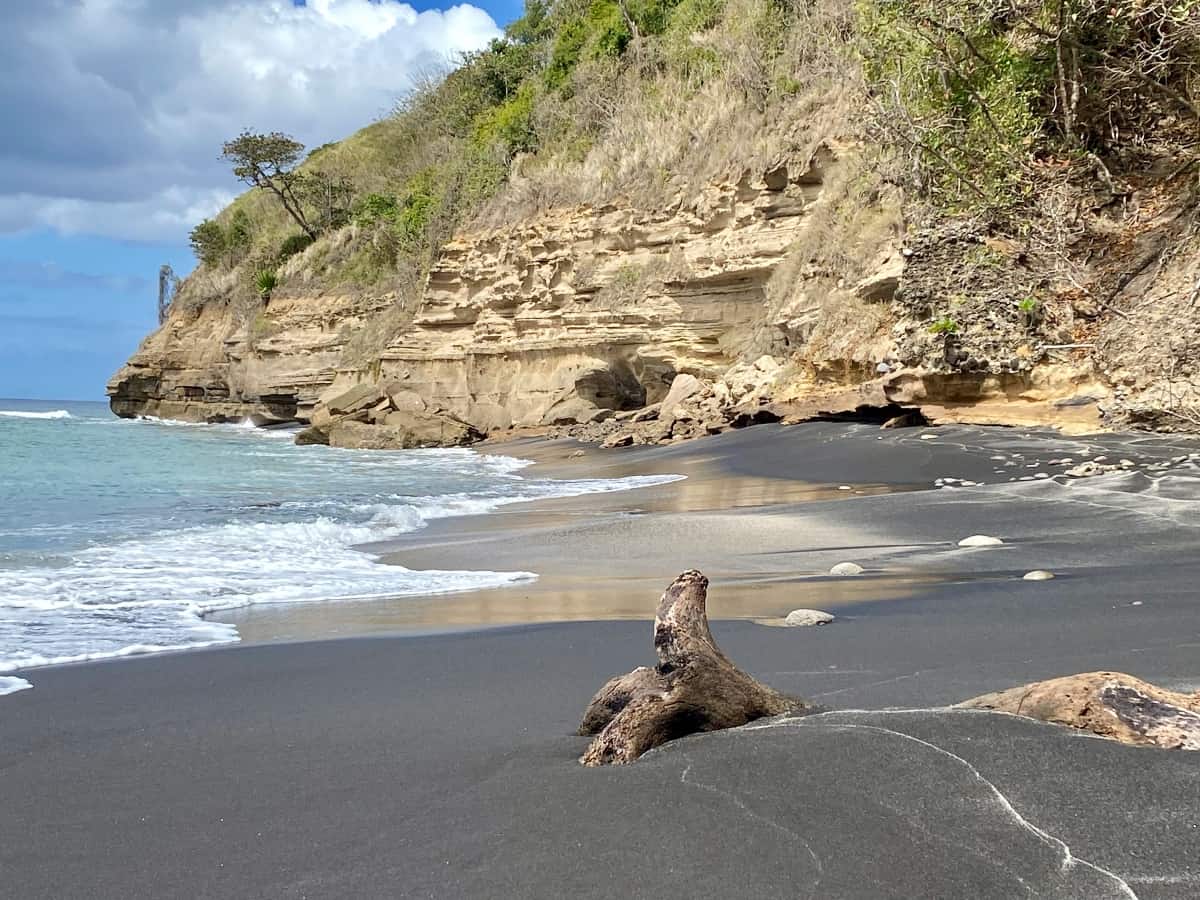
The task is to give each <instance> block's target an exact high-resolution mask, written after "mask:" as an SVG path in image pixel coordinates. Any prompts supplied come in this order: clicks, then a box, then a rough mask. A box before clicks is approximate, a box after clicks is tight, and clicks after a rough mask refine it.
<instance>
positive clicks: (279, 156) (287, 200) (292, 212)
mask: <svg viewBox="0 0 1200 900" xmlns="http://www.w3.org/2000/svg"><path fill="white" fill-rule="evenodd" d="M303 153H304V145H303V144H301V143H300V142H299V141H296V140H294V139H293V138H292V137H291V136H290V135H286V134H283V133H282V132H278V131H272V132H271V133H269V134H258V133H255V132H251V131H243V132H242V133H241V134H239V135H238V136H237V137H236V138H234V139H233V140H232V141H226V142H225V145H224V147H222V149H221V156H222V157H223V158H224V159H226V160H227V161H229V162H231V163H233V174H234V175H236V176H237V177H238V178H240V179H241V180H242V181H244V182H245V183H246V184H248V185H251V186H252V187H257V188H260V189H262V190H264V191H270V192H271V193H272V194H274V195H275V196H276V197H278V198H279V202H280V203H281V204H283V208H284V209H285V210H286V211H287V213H288V215H289V216H291V217H292V219H293V220H294V221H295V223H296V224H297V225H299V226H300V228H301V229H303V231H304V233H305V234H307V235H308V236H309V237H310V238H312V239H313V240H316V238H317V231H316V229H315V228H314V227H313V226H312V225H310V224H309V222H308V219H307V217H306V216H305V215H304V208H303V206H302V205H301V203H300V200H299V198H298V197H297V196H296V191H297V190H298V189H299V188H300V187H301V185H302V182H303V180H304V176H303V174H301V173H300V172H298V171H296V165H297V164H298V163H299V162H300V159H301V155H302V154H303Z"/></svg>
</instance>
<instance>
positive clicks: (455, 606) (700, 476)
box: [220, 445, 925, 641]
mask: <svg viewBox="0 0 1200 900" xmlns="http://www.w3.org/2000/svg"><path fill="white" fill-rule="evenodd" d="M534 449H535V450H536V451H537V452H536V453H530V452H528V451H529V448H527V447H521V448H517V451H516V452H515V453H514V455H521V456H526V457H528V456H537V457H539V458H540V459H539V464H538V465H537V466H536V467H535V468H534V469H531V470H526V472H525V473H523V474H532V475H535V476H541V477H555V478H591V477H604V478H612V477H624V476H627V475H645V474H664V473H678V474H684V475H686V476H687V478H686V479H685V480H682V481H676V482H673V483H669V484H662V485H657V486H654V487H650V488H644V489H641V490H636V491H628V492H622V493H612V494H589V495H585V496H582V497H573V498H557V499H553V500H544V501H537V502H534V503H523V504H519V505H513V506H508V507H502V508H500V509H499V510H496V511H494V512H492V513H490V514H488V515H483V516H469V517H461V518H457V519H445V520H440V521H435V522H433V523H431V524H430V526H429V527H428V528H426V529H424V530H422V531H418V532H413V533H412V534H409V535H404V536H403V537H401V538H399V539H396V540H393V541H389V542H387V543H386V544H378V545H372V546H371V547H370V548H369V549H370V551H371V552H374V553H378V554H380V555H381V557H382V558H383V559H384V560H385V561H387V562H391V563H394V564H397V565H402V566H405V567H406V568H410V569H417V570H428V569H442V570H447V569H453V570H484V569H489V570H497V571H532V572H536V573H537V574H538V576H539V577H538V578H537V579H536V580H534V581H527V582H524V583H520V584H515V585H511V586H508V587H502V588H496V589H489V590H483V591H474V592H470V593H463V594H441V595H435V596H428V597H402V598H396V599H394V600H382V601H381V600H372V601H369V602H368V601H364V602H355V601H340V602H336V603H314V604H304V605H288V606H255V607H249V608H246V609H241V610H235V611H230V612H227V613H222V614H221V615H220V619H221V620H222V621H226V622H232V623H234V624H236V625H237V626H238V630H239V633H240V634H241V636H242V639H243V640H247V641H257V640H279V639H290V640H295V639H309V638H323V637H330V636H348V635H361V634H371V633H394V632H423V631H430V630H441V629H459V628H466V629H469V628H473V627H489V626H499V625H516V624H526V623H535V622H559V621H588V620H597V619H649V618H651V617H652V616H653V611H654V608H655V606H656V604H657V602H658V597H659V595H660V594H661V592H662V590H663V587H664V585H666V584H667V583H668V582H669V581H670V579H671V578H672V577H674V576H675V575H676V574H678V571H679V569H680V567H687V566H690V565H696V566H700V567H702V568H703V569H704V570H705V572H706V573H707V574H708V575H709V576H710V577H711V578H712V579H713V589H712V591H711V592H710V595H709V610H710V614H711V616H712V617H713V618H714V619H770V618H774V617H779V616H783V615H786V614H787V612H788V611H790V610H792V609H796V608H798V607H818V608H829V607H838V606H844V605H846V604H851V603H860V602H864V601H870V600H884V599H893V598H898V597H904V596H907V595H909V594H911V593H912V592H913V591H915V590H916V589H917V587H918V585H919V584H921V583H923V581H924V580H925V579H919V578H917V577H916V576H911V575H905V574H903V573H889V575H888V577H883V576H878V575H876V576H872V575H870V574H868V575H865V576H859V577H856V578H840V579H839V578H829V577H826V576H825V575H824V573H825V572H827V571H828V566H826V567H824V568H817V567H815V566H814V565H813V564H812V561H809V560H805V559H804V558H803V557H804V555H805V552H806V550H807V549H809V547H808V546H806V542H807V541H813V542H815V544H814V545H815V546H818V547H819V546H821V545H822V541H821V539H820V538H818V537H817V536H816V535H815V534H812V533H811V532H810V531H809V530H808V528H807V527H804V526H802V524H801V523H800V521H799V517H798V516H797V515H796V513H795V510H797V509H799V508H802V506H803V504H805V503H808V502H813V501H827V500H846V499H850V498H853V497H855V496H865V495H869V494H879V493H886V492H894V491H897V490H903V489H904V488H897V487H896V486H894V485H892V486H888V485H863V484H858V485H844V486H843V485H822V484H809V483H805V482H803V481H797V480H793V479H789V478H770V477H759V476H742V475H734V474H731V473H729V472H728V471H727V470H723V469H722V467H721V466H720V465H718V464H715V463H714V462H713V461H711V460H709V459H706V458H704V457H701V456H699V455H693V456H682V457H681V456H674V457H673V458H670V459H662V458H660V457H659V456H656V455H650V456H646V457H638V456H636V455H631V456H622V455H614V454H602V455H600V456H599V457H594V458H585V459H574V460H570V461H569V462H564V457H565V456H566V455H567V454H566V453H565V452H563V450H562V448H558V447H555V446H554V445H550V446H549V447H546V446H537V447H535V448H534ZM685 560H686V564H685Z"/></svg>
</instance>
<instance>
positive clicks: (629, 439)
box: [600, 432, 633, 450]
mask: <svg viewBox="0 0 1200 900" xmlns="http://www.w3.org/2000/svg"><path fill="white" fill-rule="evenodd" d="M632 445H633V435H632V434H630V433H629V432H625V433H624V434H614V435H613V436H612V437H610V438H608V439H607V440H606V441H605V442H604V443H603V444H601V445H600V446H601V447H604V448H606V449H608V450H611V449H613V448H614V447H630V446H632Z"/></svg>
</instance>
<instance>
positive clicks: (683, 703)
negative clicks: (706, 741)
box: [579, 569, 811, 766]
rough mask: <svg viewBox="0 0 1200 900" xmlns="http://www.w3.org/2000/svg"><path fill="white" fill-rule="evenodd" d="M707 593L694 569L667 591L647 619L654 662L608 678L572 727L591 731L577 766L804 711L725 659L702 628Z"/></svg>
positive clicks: (626, 759) (612, 761) (622, 759)
mask: <svg viewBox="0 0 1200 900" xmlns="http://www.w3.org/2000/svg"><path fill="white" fill-rule="evenodd" d="M707 596H708V579H707V578H705V577H704V575H702V574H701V573H700V572H697V571H696V570H694V569H692V570H689V571H687V572H684V573H683V574H682V575H680V576H679V577H678V578H676V579H675V580H674V581H673V582H672V583H671V585H670V587H668V588H667V590H666V592H665V593H664V594H663V596H662V600H661V601H660V602H659V604H658V612H657V615H656V616H655V619H654V650H655V652H656V653H657V654H658V665H657V666H655V667H654V668H653V669H649V668H645V667H641V668H637V669H634V670H633V671H632V672H630V673H628V674H627V675H620V676H618V677H616V678H613V679H611V680H609V681H608V682H607V683H605V685H604V686H603V687H601V688H600V690H599V691H598V692H597V693H596V695H595V696H594V697H593V698H592V701H591V703H589V704H588V708H587V710H586V711H585V712H584V714H583V721H582V722H581V723H580V726H579V734H581V735H595V736H596V738H595V740H593V741H592V743H591V745H590V746H589V747H588V749H587V751H586V752H585V753H584V754H583V756H582V758H581V759H580V762H581V763H583V764H584V765H585V766H604V765H621V764H624V763H630V762H633V761H634V760H635V759H637V758H638V757H639V756H641V755H642V754H643V753H645V752H646V751H647V750H650V749H652V748H654V747H657V746H658V745H660V744H663V743H666V742H667V741H670V740H674V739H675V738H679V737H683V736H684V735H688V734H694V733H696V732H701V731H718V730H720V729H722V728H735V727H737V726H738V725H745V724H746V723H747V722H752V721H754V720H755V719H760V718H763V717H764V716H777V715H782V714H783V713H791V714H796V713H803V712H807V711H810V710H811V707H810V706H809V705H808V704H807V703H805V702H804V701H803V700H798V699H796V698H793V697H787V696H785V695H783V694H781V693H779V692H778V691H776V690H774V689H772V688H769V687H767V686H766V685H765V684H762V683H761V682H759V681H757V680H755V679H754V678H752V677H751V676H749V675H747V674H746V673H745V672H743V671H742V670H741V669H739V668H738V667H737V666H735V665H734V664H733V663H732V662H730V661H729V658H728V657H726V656H725V654H724V653H722V652H721V649H720V648H719V647H718V646H717V644H716V641H714V640H713V636H712V632H711V631H710V630H709V627H708V613H707V611H706V609H705V601H706V600H707Z"/></svg>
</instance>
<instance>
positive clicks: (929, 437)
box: [921, 434, 937, 441]
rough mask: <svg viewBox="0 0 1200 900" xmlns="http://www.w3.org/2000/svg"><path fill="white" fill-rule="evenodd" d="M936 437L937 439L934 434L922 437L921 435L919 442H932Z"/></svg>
mask: <svg viewBox="0 0 1200 900" xmlns="http://www.w3.org/2000/svg"><path fill="white" fill-rule="evenodd" d="M936 437H937V435H936V434H923V435H921V440H923V441H932V440H933V439H934V438H936Z"/></svg>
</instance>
